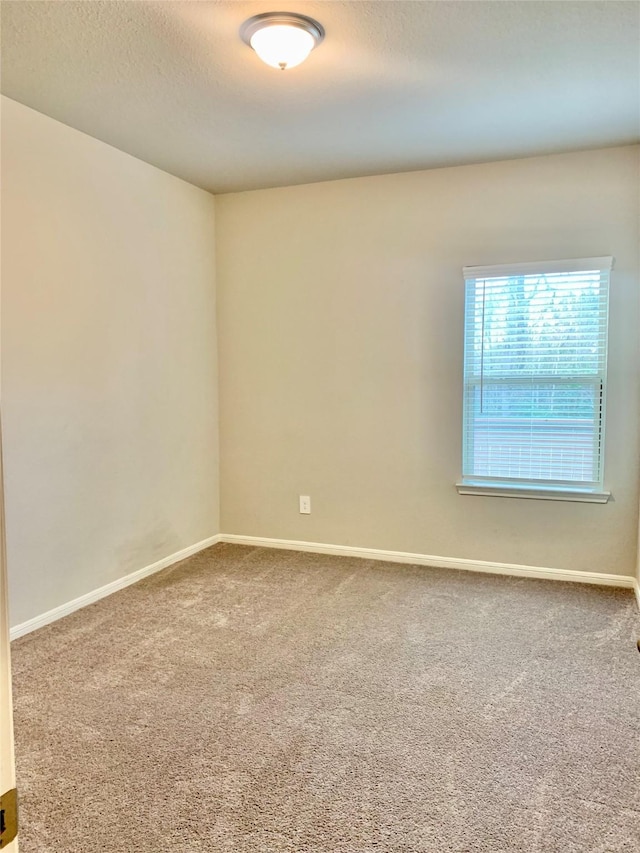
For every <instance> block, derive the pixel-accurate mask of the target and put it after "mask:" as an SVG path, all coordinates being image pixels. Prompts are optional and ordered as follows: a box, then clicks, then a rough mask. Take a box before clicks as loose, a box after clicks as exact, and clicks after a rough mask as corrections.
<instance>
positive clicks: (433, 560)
mask: <svg viewBox="0 0 640 853" xmlns="http://www.w3.org/2000/svg"><path fill="white" fill-rule="evenodd" d="M218 542H229V543H234V544H236V545H251V546H253V547H258V548H282V549H283V550H288V551H310V552H312V553H314V554H333V555H335V556H339V557H361V558H362V559H365V560H384V561H386V562H391V563H411V564H413V565H418V566H432V567H434V568H443V569H463V570H465V571H470V572H487V573H489V574H494V575H515V576H516V577H527V578H543V579H546V580H560V581H574V582H576V583H591V584H602V585H604V586H617V587H626V588H628V589H634V590H635V594H636V600H637V602H638V607H639V608H640V582H639V581H636V580H635V579H634V578H632V577H630V576H629V575H610V574H604V573H600V572H579V571H572V570H570V569H553V568H547V567H542V566H521V565H518V564H517V563H489V562H485V561H482V560H467V559H462V558H460V557H435V556H432V555H429V554H413V553H410V552H407V551H382V550H380V549H378V548H356V547H353V546H352V545H327V544H324V543H321V542H303V541H298V540H295V539H268V538H264V537H261V536H239V535H236V534H231V533H219V534H217V535H216V536H210V537H209V538H208V539H203V540H202V542H196V544H195V545H190V546H189V547H188V548H183V549H182V550H181V551H176V553H175V554H170V555H169V556H168V557H164V558H163V559H162V560H158V561H157V562H155V563H152V564H151V565H150V566H145V567H144V568H142V569H138V571H136V572H132V573H131V574H129V575H125V576H124V577H122V578H118V580H115V581H112V582H111V583H108V584H106V585H105V586H101V587H100V588H99V589H95V590H93V591H92V592H88V593H86V594H85V595H81V596H80V597H79V598H75V599H74V600H73V601H68V602H67V603H66V604H61V605H60V606H59V607H54V609H53V610H48V611H47V612H46V613H42V614H41V615H40V616H36V617H35V618H33V619H28V620H27V621H26V622H22V623H21V624H20V625H15V626H14V627H13V628H12V629H11V632H10V636H11V639H12V640H16V639H17V638H18V637H22V636H23V635H24V634H28V633H30V632H31V631H35V630H36V628H42V627H43V626H44V625H48V624H49V623H50V622H55V621H56V620H57V619H61V618H62V617H63V616H67V615H68V614H69V613H73V612H74V610H79V609H80V608H81V607H86V606H87V604H93V602H94V601H98V600H99V599H101V598H105V597H106V596H107V595H111V594H112V593H114V592H117V591H118V590H119V589H124V587H127V586H130V585H131V584H133V583H137V581H139V580H142V578H146V577H147V576H148V575H152V574H154V573H155V572H160V571H162V569H166V568H168V567H169V566H172V565H173V564H174V563H179V562H180V560H184V559H186V558H187V557H191V556H192V555H193V554H197V553H198V551H203V550H204V549H205V548H209V547H210V546H211V545H215V544H216V543H218Z"/></svg>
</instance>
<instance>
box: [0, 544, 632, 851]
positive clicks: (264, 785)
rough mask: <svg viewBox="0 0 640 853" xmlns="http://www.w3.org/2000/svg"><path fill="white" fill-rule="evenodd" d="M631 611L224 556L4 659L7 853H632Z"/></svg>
mask: <svg viewBox="0 0 640 853" xmlns="http://www.w3.org/2000/svg"><path fill="white" fill-rule="evenodd" d="M637 629H638V619H637V611H636V608H635V603H634V601H633V595H632V593H631V592H630V591H628V590H616V589H610V588H604V587H589V586H581V585H578V584H562V583H555V582H548V581H532V580H526V579H516V578H505V577H497V576H491V575H480V574H472V573H468V572H456V571H450V570H444V569H429V568H424V567H418V566H408V565H398V564H391V563H383V562H375V561H366V560H361V559H352V558H345V557H330V556H323V555H316V554H301V553H297V552H293V551H275V550H269V549H264V548H249V547H243V546H237V545H216V546H214V547H213V548H210V549H208V550H207V551H204V552H202V553H201V554H198V555H196V556H194V557H191V558H190V559H188V560H185V561H184V562H182V563H180V564H178V565H176V566H174V567H172V568H169V569H166V570H165V571H163V572H161V573H159V574H157V575H154V576H152V577H149V578H147V579H146V580H144V581H142V582H141V583H139V584H137V585H135V586H132V587H129V588H128V589H125V590H122V591H121V592H119V593H116V594H115V595H113V596H111V597H110V598H107V599H104V600H102V601H100V602H97V603H96V604H94V605H92V606H90V607H87V608H85V609H84V610H81V611H78V612H76V613H74V614H72V615H71V616H68V617H66V618H65V619H63V620H61V621H59V622H57V623H55V624H53V625H50V626H48V627H46V628H42V629H41V630H39V631H37V632H35V633H33V634H31V635H28V636H26V637H24V638H22V639H21V640H18V641H16V642H15V643H14V645H13V664H14V676H15V702H16V708H15V716H16V738H17V760H18V776H19V780H18V783H19V790H20V793H21V806H22V813H21V816H22V828H21V847H20V850H21V853H97V851H101V853H103V851H105V850H108V851H111V853H159V851H162V850H170V849H174V850H176V851H179V853H196V851H197V853H200V851H212V853H213V852H214V851H215V853H231V851H233V853H284V851H287V853H289V851H308V852H309V853H311V852H312V851H313V853H370V852H371V853H373V851H376V853H378V851H393V853H423V851H424V853H447V852H448V851H451V853H485V851H488V852H489V853H501V851H504V853H507V851H508V853H512V851H523V853H525V851H526V853H551V851H553V853H587V851H588V853H638V850H640V655H638V652H637V650H636V646H635V634H636V631H637Z"/></svg>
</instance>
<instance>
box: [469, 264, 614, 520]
mask: <svg viewBox="0 0 640 853" xmlns="http://www.w3.org/2000/svg"><path fill="white" fill-rule="evenodd" d="M612 269H613V258H612V257H598V258H579V259H576V258H574V259H566V260H558V261H540V262H537V261H532V262H527V263H518V264H500V265H494V266H475V267H464V268H463V274H464V280H465V299H464V308H465V326H464V345H465V353H464V364H463V404H462V405H463V417H462V430H463V433H462V471H463V473H462V477H461V479H460V480H459V481H458V482H457V483H456V489H457V491H458V494H461V495H483V496H495V497H518V498H527V499H542V500H556V501H557V500H561V501H578V502H587V503H606V502H607V501H608V500H609V498H610V497H611V492H609V491H607V490H606V489H605V488H604V451H605V444H604V441H605V423H606V389H607V351H608V316H609V295H610V290H609V288H610V277H611V270H612ZM587 271H589V272H590V271H594V272H595V271H599V272H600V276H601V282H602V281H604V287H605V288H606V290H605V303H604V310H603V311H602V312H601V314H600V318H599V319H600V336H602V337H603V340H604V360H603V363H602V366H601V369H600V370H599V371H598V372H597V373H586V374H584V375H575V376H566V377H563V376H561V375H560V376H557V375H553V374H551V373H550V374H548V375H545V374H542V375H541V376H540V377H537V384H540V385H544V384H545V383H548V384H550V385H551V384H555V385H557V384H562V383H564V382H567V383H575V382H576V380H577V381H579V382H580V383H581V384H583V385H584V386H585V387H586V386H588V385H591V384H592V385H593V387H594V395H597V394H599V397H600V405H599V415H600V417H599V432H598V437H599V440H596V439H595V436H594V441H593V447H594V472H595V471H597V473H598V479H597V480H592V481H586V482H583V483H578V482H576V481H569V480H564V481H563V480H560V479H556V480H553V481H552V480H549V479H540V480H535V479H533V478H531V479H528V478H517V477H491V476H482V475H475V474H474V473H470V471H471V466H470V464H469V463H470V460H471V454H472V452H473V451H472V447H471V448H470V447H469V444H468V442H469V441H470V440H472V439H473V436H474V433H473V429H472V428H470V426H469V421H470V420H472V419H473V417H474V416H475V415H476V414H477V413H476V411H475V407H474V406H473V405H472V404H470V402H469V400H470V389H471V393H472V389H473V388H476V387H478V385H479V384H480V383H482V378H481V377H478V376H475V375H474V376H469V375H468V373H467V367H468V353H467V346H468V329H467V323H468V321H469V316H470V314H471V312H470V310H469V304H468V300H469V294H468V286H469V283H470V282H472V281H473V282H474V283H475V282H477V281H478V280H480V281H482V280H483V279H484V280H489V279H491V278H512V277H519V276H525V275H540V276H543V275H545V274H555V275H557V274H562V273H579V272H587ZM603 276H604V279H603ZM474 296H475V293H474ZM491 383H492V384H505V385H508V384H514V385H515V384H518V383H519V384H520V385H521V384H522V379H520V378H517V377H509V376H504V377H496V376H492V379H491ZM598 388H599V390H598Z"/></svg>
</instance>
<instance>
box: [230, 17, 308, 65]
mask: <svg viewBox="0 0 640 853" xmlns="http://www.w3.org/2000/svg"><path fill="white" fill-rule="evenodd" d="M240 37H241V38H242V41H243V42H244V43H245V44H248V45H249V47H252V48H253V49H254V50H255V52H256V53H257V54H258V56H259V57H260V59H261V60H262V61H263V62H266V64H267V65H270V66H271V67H272V68H279V69H280V70H281V71H284V70H285V69H287V68H294V67H295V66H296V65H300V63H301V62H304V61H305V59H306V58H307V56H309V54H310V53H311V51H312V50H313V48H314V47H316V46H317V45H319V44H320V42H321V41H322V39H323V38H324V27H323V26H322V24H319V23H318V22H317V21H314V20H313V18H307V16H306V15H297V14H295V13H294V12H265V13H264V14H262V15H254V16H253V18H249V20H248V21H245V22H244V24H243V25H242V26H241V27H240Z"/></svg>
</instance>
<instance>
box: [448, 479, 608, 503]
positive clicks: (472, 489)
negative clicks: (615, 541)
mask: <svg viewBox="0 0 640 853" xmlns="http://www.w3.org/2000/svg"><path fill="white" fill-rule="evenodd" d="M456 489H457V490H458V494H459V495H484V496H485V497H494V498H526V499H529V500H540V501H577V502H579V503H592V504H606V503H607V501H608V500H609V498H610V497H611V492H600V491H597V490H595V489H590V490H587V489H571V488H562V487H558V488H550V487H547V486H514V485H506V484H505V485H498V484H494V485H488V484H484V485H483V484H481V483H456Z"/></svg>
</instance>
